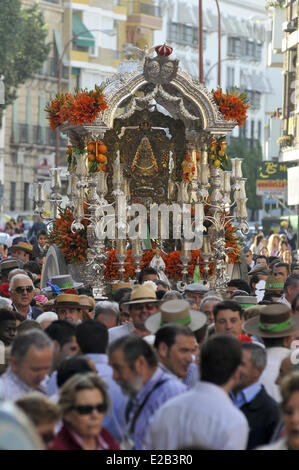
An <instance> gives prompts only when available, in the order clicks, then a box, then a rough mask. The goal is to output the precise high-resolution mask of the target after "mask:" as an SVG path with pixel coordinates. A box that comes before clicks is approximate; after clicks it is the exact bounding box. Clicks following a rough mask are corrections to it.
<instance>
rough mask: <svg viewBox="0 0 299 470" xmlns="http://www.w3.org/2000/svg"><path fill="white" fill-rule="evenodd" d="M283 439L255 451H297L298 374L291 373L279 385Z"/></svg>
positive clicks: (298, 448)
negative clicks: (283, 430)
mask: <svg viewBox="0 0 299 470" xmlns="http://www.w3.org/2000/svg"><path fill="white" fill-rule="evenodd" d="M280 392H281V396H282V401H281V405H280V406H281V409H282V415H283V421H284V429H285V433H284V436H283V438H281V439H279V440H278V441H277V442H274V443H272V444H269V445H267V446H262V447H258V448H257V450H299V372H291V374H289V375H287V376H286V377H284V378H283V379H282V382H281V384H280Z"/></svg>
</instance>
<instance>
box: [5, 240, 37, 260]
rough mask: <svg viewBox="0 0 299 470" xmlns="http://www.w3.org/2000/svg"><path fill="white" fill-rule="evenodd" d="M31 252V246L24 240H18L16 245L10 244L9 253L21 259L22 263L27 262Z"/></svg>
mask: <svg viewBox="0 0 299 470" xmlns="http://www.w3.org/2000/svg"><path fill="white" fill-rule="evenodd" d="M32 252H33V246H32V245H31V244H30V243H26V242H19V243H17V244H16V245H12V246H11V247H10V249H9V253H11V254H12V256H15V257H16V258H18V259H20V260H21V261H23V263H28V261H29V260H30V256H31V255H32Z"/></svg>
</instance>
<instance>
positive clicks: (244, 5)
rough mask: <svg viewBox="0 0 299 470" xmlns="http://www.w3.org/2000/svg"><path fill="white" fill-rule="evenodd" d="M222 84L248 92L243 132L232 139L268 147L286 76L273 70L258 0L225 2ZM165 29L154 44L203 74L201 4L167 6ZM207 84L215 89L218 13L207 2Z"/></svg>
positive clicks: (179, 0) (179, 1) (180, 0)
mask: <svg viewBox="0 0 299 470" xmlns="http://www.w3.org/2000/svg"><path fill="white" fill-rule="evenodd" d="M219 5H220V14H221V15H220V16H221V48H222V53H221V86H222V88H223V89H224V90H225V89H232V88H233V87H234V86H236V87H237V88H239V89H240V90H242V91H243V90H244V91H245V92H246V94H247V97H248V99H249V102H250V105H251V108H250V110H249V111H248V119H247V121H246V123H245V125H244V126H243V127H241V128H236V129H234V131H233V133H232V138H239V137H243V138H245V139H246V144H247V147H248V148H251V147H252V146H254V145H255V144H256V143H257V142H259V143H260V144H261V145H262V147H263V148H264V147H265V145H264V139H265V126H266V125H267V116H269V115H271V114H272V113H273V110H274V109H276V108H277V107H279V103H280V102H281V101H280V95H281V84H282V78H281V73H280V71H279V70H278V69H276V70H275V69H272V68H269V67H268V65H267V62H266V55H267V54H266V52H267V33H268V31H267V30H268V27H267V21H268V18H267V13H266V10H265V7H264V2H260V1H258V0H244V1H243V2H239V1H237V0H221V2H219ZM163 8H164V15H163V28H162V30H161V31H156V33H155V44H163V42H165V41H166V42H167V43H168V44H169V45H171V46H172V47H173V48H174V53H175V55H176V56H177V57H178V58H179V59H180V65H181V67H182V68H183V69H185V70H187V71H188V72H189V73H190V74H191V75H193V76H194V77H196V78H198V76H199V72H198V70H199V66H198V63H199V58H198V48H199V46H198V44H199V42H198V23H199V19H198V18H199V15H198V2H197V0H188V2H187V1H184V0H168V1H165V2H163ZM203 29H204V32H203V47H204V81H205V85H206V86H207V88H208V89H210V90H211V89H215V88H217V85H218V83H217V69H218V13H217V7H216V2H203Z"/></svg>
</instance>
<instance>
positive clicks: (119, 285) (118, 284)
mask: <svg viewBox="0 0 299 470" xmlns="http://www.w3.org/2000/svg"><path fill="white" fill-rule="evenodd" d="M123 287H128V288H130V289H132V283H131V282H125V281H117V282H114V283H113V284H112V286H111V289H112V293H115V292H116V291H117V290H118V289H122V288H123Z"/></svg>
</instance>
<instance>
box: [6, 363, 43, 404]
mask: <svg viewBox="0 0 299 470" xmlns="http://www.w3.org/2000/svg"><path fill="white" fill-rule="evenodd" d="M36 391H40V390H36V389H34V388H31V387H29V386H28V385H27V384H26V383H25V382H23V381H22V380H20V379H19V377H18V376H17V375H16V374H14V373H13V371H12V370H11V368H10V367H9V368H8V370H7V371H6V372H5V373H4V374H3V375H2V376H1V377H0V401H1V400H3V401H13V402H15V401H16V400H18V399H19V398H21V397H22V396H24V395H26V394H27V393H30V392H36Z"/></svg>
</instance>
